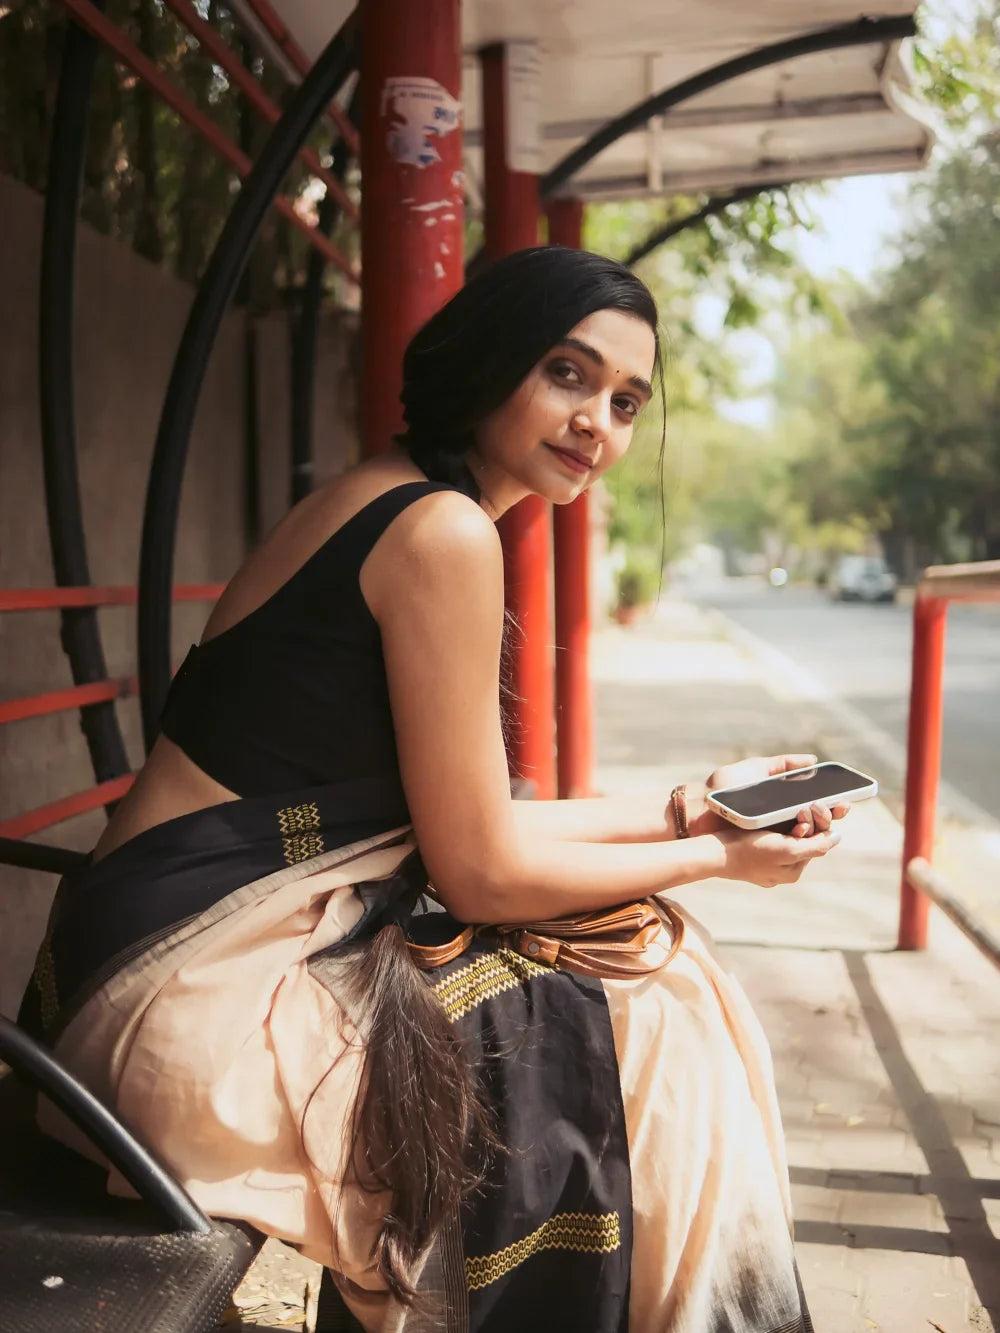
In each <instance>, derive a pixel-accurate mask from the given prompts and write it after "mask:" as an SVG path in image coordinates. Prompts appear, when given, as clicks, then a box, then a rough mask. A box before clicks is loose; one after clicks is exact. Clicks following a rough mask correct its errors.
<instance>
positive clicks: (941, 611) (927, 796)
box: [898, 560, 1000, 966]
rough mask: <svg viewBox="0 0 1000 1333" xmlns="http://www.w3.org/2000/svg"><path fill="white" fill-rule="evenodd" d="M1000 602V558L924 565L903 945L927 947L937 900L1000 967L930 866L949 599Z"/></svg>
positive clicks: (916, 634)
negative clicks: (929, 920)
mask: <svg viewBox="0 0 1000 1333" xmlns="http://www.w3.org/2000/svg"><path fill="white" fill-rule="evenodd" d="M988 601H1000V560H985V561H981V562H979V563H977V564H970V565H937V566H933V567H932V568H930V569H927V570H925V571H924V574H923V576H922V577H921V579H920V582H919V583H918V585H917V596H916V601H915V603H914V607H913V672H912V683H911V686H910V722H909V734H908V740H907V761H906V824H905V830H904V834H903V871H902V885H901V889H900V904H899V941H898V947H899V948H900V949H924V948H926V946H927V916H928V911H929V909H930V903H931V902H932V901H933V902H935V903H936V904H937V905H938V906H939V907H940V908H941V909H942V911H944V912H945V913H947V915H948V916H949V917H951V919H952V920H953V921H954V922H955V924H956V925H957V926H958V927H959V929H960V930H962V931H964V932H965V934H966V935H968V936H969V938H970V939H971V940H972V941H973V943H974V944H976V945H977V947H978V948H980V949H981V950H982V951H983V952H984V953H985V954H986V956H987V957H988V958H990V959H991V961H992V962H994V963H996V964H997V966H1000V942H998V941H997V940H996V939H994V938H993V937H992V936H991V934H990V932H989V931H988V930H987V929H986V927H985V926H983V925H982V924H981V923H980V922H977V921H976V920H975V919H974V918H973V917H972V916H971V915H970V913H969V912H968V911H967V910H966V909H965V908H964V907H963V906H962V904H961V903H960V902H959V901H958V899H956V898H955V897H954V896H953V894H952V893H951V892H950V890H949V889H948V887H947V885H945V883H944V882H943V880H942V879H941V878H940V876H938V875H936V874H935V873H934V871H933V869H932V865H931V862H932V860H933V856H934V823H935V816H936V813H937V798H938V782H939V780H940V775H941V722H942V716H943V700H942V685H943V679H944V644H945V629H946V625H947V618H948V605H949V603H951V602H988Z"/></svg>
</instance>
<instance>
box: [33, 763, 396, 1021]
mask: <svg viewBox="0 0 1000 1333" xmlns="http://www.w3.org/2000/svg"><path fill="white" fill-rule="evenodd" d="M408 822H409V814H408V812H407V810H406V807H405V803H404V802H403V801H402V800H401V799H399V798H394V797H393V795H392V794H391V793H387V792H386V790H385V787H384V784H382V783H380V782H377V781H368V782H365V781H359V782H351V783H337V784H330V785H327V786H323V787H307V788H302V789H299V790H297V791H289V792H284V793H281V794H280V795H275V796H267V797H251V798H244V799H241V800H236V801H226V802H225V803H223V804H221V805H214V806H211V807H209V808H208V809H205V810H197V811H194V812H193V813H191V814H187V815H180V816H179V817H177V818H176V819H170V820H167V821H166V822H165V823H162V824H157V825H155V826H154V827H153V828H150V829H147V830H145V831H144V832H143V833H139V834H137V835H136V836H135V837H133V838H130V839H129V841H127V842H124V843H122V844H121V845H120V846H118V847H116V848H114V849H113V850H112V851H110V852H108V854H107V855H106V856H104V857H102V858H101V859H100V860H99V861H97V862H94V863H92V864H90V865H88V866H85V867H84V868H83V869H82V870H80V871H78V872H76V873H75V874H73V875H69V876H67V877H66V878H65V879H63V880H62V882H61V883H60V885H59V889H58V891H57V894H56V900H55V903H54V905H53V912H52V918H51V922H50V926H49V933H48V937H47V948H48V950H49V955H50V966H51V972H52V975H53V978H54V986H55V990H56V993H57V995H58V1005H59V1008H60V1009H66V1008H75V1007H76V1000H75V998H74V997H78V995H79V992H80V991H81V988H83V987H86V988H87V989H88V990H92V989H93V988H94V986H95V985H96V984H99V983H100V980H101V979H102V978H105V977H107V976H108V975H110V974H111V973H113V972H114V971H115V970H116V969H117V967H119V966H120V965H121V963H122V961H123V960H124V959H126V958H127V957H132V956H134V955H135V954H136V953H137V952H139V951H141V950H142V949H145V948H148V947H151V946H152V945H153V944H154V943H155V942H156V941H157V939H159V938H162V936H163V935H164V934H166V933H169V932H170V931H172V930H174V929H175V928H176V927H177V926H178V925H180V924H181V923H183V922H186V921H190V920H191V919H193V918H195V917H197V916H199V915H200V914H201V913H202V912H205V911H207V910H208V909H209V908H210V907H213V906H214V905H215V904H216V903H218V902H220V901H221V900H222V899H223V898H225V897H226V896H227V894H229V893H232V892H233V891H234V890H236V889H238V888H241V887H242V886H244V885H246V884H250V883H253V882H254V881H255V880H258V879H262V878H264V877H265V876H266V875H269V874H272V873H274V872H275V871H278V870H281V869H283V868H285V867H287V866H293V865H296V864H298V863H299V862H302V861H307V860H311V859H312V858H313V857H316V856H319V855H321V854H322V853H323V852H328V851H333V850H335V849H336V848H338V847H344V846H347V845H349V844H351V843H354V842H360V841H361V840H363V839H365V838H370V837H375V836H377V835H378V834H380V833H385V832H388V831H389V830H390V829H393V828H398V827H400V826H401V825H404V824H407V823H408Z"/></svg>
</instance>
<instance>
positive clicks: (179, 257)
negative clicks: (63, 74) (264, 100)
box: [0, 0, 331, 306]
mask: <svg viewBox="0 0 1000 1333" xmlns="http://www.w3.org/2000/svg"><path fill="white" fill-rule="evenodd" d="M197 7H198V9H199V12H200V13H201V16H202V17H203V18H205V19H207V20H208V22H209V23H211V25H212V26H213V27H214V28H215V29H216V30H217V31H218V32H219V33H220V34H221V36H222V37H223V38H224V40H225V41H226V42H227V44H228V45H229V46H230V48H231V49H232V50H233V51H234V53H235V54H237V55H239V56H240V57H241V58H242V60H243V63H244V64H246V65H247V66H248V67H249V68H251V69H252V71H253V72H254V74H255V75H256V77H257V78H258V80H259V82H260V83H261V85H262V87H263V89H264V91H265V92H266V93H267V94H268V95H269V96H270V97H271V99H272V101H274V102H276V103H277V104H278V105H279V106H281V105H282V104H283V103H284V101H285V100H287V97H288V94H289V88H288V84H287V82H286V80H285V78H284V76H283V74H281V73H280V72H279V71H278V70H277V69H276V68H274V67H273V66H271V65H270V64H269V63H268V62H267V61H266V60H264V59H263V58H262V57H261V56H260V55H258V54H257V53H256V52H255V51H254V50H253V49H252V48H250V47H249V46H248V44H247V41H246V38H245V37H244V35H243V32H242V30H241V29H240V27H239V26H238V24H237V23H236V21H235V19H234V18H233V17H232V15H231V14H230V13H229V11H228V10H227V9H225V8H224V7H223V6H222V5H221V4H220V3H219V0H197ZM106 13H107V16H108V18H109V19H110V20H111V22H112V23H114V24H115V26H116V27H118V28H119V29H120V30H121V31H122V32H123V33H124V34H125V35H126V36H127V37H128V38H129V39H130V40H131V41H132V42H133V43H134V44H135V45H136V46H138V47H139V48H140V50H141V51H142V52H143V53H144V54H145V55H147V56H148V57H149V58H150V59H151V60H152V61H153V62H154V63H155V64H156V65H157V66H158V68H159V69H160V70H161V71H162V72H163V73H164V74H165V76H166V77H167V78H168V79H169V80H170V82H171V83H173V84H174V85H175V86H176V87H177V88H178V89H179V91H181V92H182V93H183V94H184V95H185V96H186V97H187V98H188V99H189V100H190V101H191V102H193V103H194V104H195V106H196V107H198V109H199V110H201V111H202V112H203V113H204V114H205V115H206V116H208V118H209V119H210V120H211V121H212V122H213V123H214V124H215V125H216V126H217V127H218V128H219V129H220V130H221V131H222V133H223V134H224V135H225V136H226V137H227V138H228V139H230V140H231V141H232V142H233V143H234V144H235V145H237V146H238V147H240V148H241V149H242V150H243V151H244V152H245V153H246V154H247V155H248V156H249V157H251V158H253V157H255V156H256V155H257V153H258V152H259V151H260V148H261V147H262V145H263V143H264V140H265V138H266V136H267V134H268V133H269V130H270V127H269V126H268V125H267V124H266V123H265V122H264V121H263V120H262V119H261V118H260V116H259V115H258V114H257V113H256V112H255V111H253V110H251V109H250V108H249V107H248V105H247V103H246V100H245V98H244V96H243V94H242V93H241V92H240V90H239V89H238V88H236V87H235V86H234V85H233V84H231V83H230V81H229V79H228V77H227V76H226V75H225V73H224V72H223V71H222V70H221V69H219V67H218V66H216V65H214V64H213V63H212V61H211V60H210V59H209V58H208V57H207V56H206V54H205V53H204V52H202V51H201V50H200V48H199V44H198V42H197V40H196V39H195V38H194V37H193V36H191V34H190V33H189V32H188V31H187V29H186V28H185V27H184V26H183V25H182V24H181V23H180V22H179V20H178V19H177V18H176V17H175V16H174V15H173V13H172V12H171V11H170V10H169V9H167V8H166V6H165V5H164V4H163V3H162V0H108V3H107V6H106ZM67 26H68V20H67V17H66V14H65V11H64V10H63V9H62V8H61V6H59V5H57V4H54V3H52V0H14V3H13V4H12V6H11V7H10V8H9V9H8V10H7V12H6V14H5V16H4V17H2V18H0V171H4V172H6V173H7V174H9V175H11V176H13V177H14V178H15V179H17V180H20V181H22V182H23V183H24V184H26V185H28V186H30V187H31V188H32V189H34V190H37V191H39V192H40V193H41V192H44V190H45V188H46V184H47V179H48V157H49V145H50V140H51V133H52V121H53V115H54V111H55V102H56V92H57V89H58V82H59V70H60V63H61V59H62V52H63V44H64V40H65V35H66V31H67ZM330 138H331V131H330V130H329V129H327V130H325V131H317V134H316V136H315V139H314V141H315V144H316V146H317V147H318V148H321V149H322V150H324V151H325V150H326V149H327V148H328V147H329V143H330ZM309 181H310V176H309V174H308V171H307V169H305V168H304V167H303V166H302V164H301V163H298V164H296V166H295V167H294V168H293V169H292V171H291V172H290V173H289V177H288V179H287V180H286V182H285V186H284V188H285V191H286V193H288V194H289V195H290V196H291V197H292V198H293V200H298V202H299V204H300V205H306V197H305V194H304V192H305V190H306V187H307V185H308V184H309ZM238 189H239V176H238V174H237V173H236V172H235V170H234V169H233V168H232V167H231V166H230V165H229V163H228V162H227V161H226V160H225V159H224V158H222V157H221V156H220V154H219V153H218V152H217V151H216V150H215V149H214V148H213V147H212V146H211V145H210V144H208V143H207V142H206V141H205V140H204V139H202V138H201V137H200V135H198V134H197V133H196V132H195V131H194V130H193V129H191V128H190V127H189V126H188V125H187V124H186V123H185V122H184V121H182V120H181V119H180V117H179V116H178V115H177V114H176V113H175V112H174V111H172V110H171V109H170V108H169V107H168V106H166V105H165V103H164V102H163V101H162V100H161V99H160V97H159V96H158V95H157V94H156V93H155V92H153V91H152V90H151V89H150V88H149V87H148V86H147V85H146V84H145V83H144V82H143V81H142V80H141V79H139V78H137V77H136V76H135V75H134V74H133V73H132V72H131V71H130V70H128V69H126V68H125V67H124V66H122V65H120V64H119V63H117V62H116V60H115V59H114V57H113V56H112V55H111V54H110V53H109V52H108V51H107V50H105V49H103V48H102V49H101V50H100V52H99V54H98V58H97V61H96V64H95V67H94V74H93V81H92V86H91V96H90V104H89V108H88V127H87V145H86V157H85V162H84V169H83V187H82V197H81V214H82V216H83V217H84V218H85V219H86V220H87V221H88V222H90V223H91V225H93V226H94V227H96V228H97V229H98V230H99V231H102V232H104V233H106V234H107V235H110V236H113V237H115V238H116V239H117V240H120V241H122V242H123V243H124V244H126V245H128V246H130V247H132V248H133V249H135V250H136V251H137V252H138V253H139V254H141V255H144V256H145V257H146V258H147V259H150V260H152V261H153V262H154V263H162V264H164V265H165V266H166V267H168V268H169V269H170V270H172V271H173V272H174V273H176V274H177V275H178V276H179V277H181V278H183V279H185V280H186V281H189V282H194V281H196V280H197V279H198V278H199V277H200V275H201V273H202V272H203V271H204V267H205V264H206V262H207V260H208V256H209V255H210V254H211V252H212V248H213V247H214V245H215V242H216V240H217V238H218V235H219V232H220V231H221V229H222V226H223V224H224V222H225V220H226V217H227V216H228V213H229V210H230V208H231V207H232V201H233V197H234V194H235V193H236V192H237V191H238ZM306 253H307V249H306V242H305V241H304V240H303V238H302V237H301V236H300V235H299V234H298V233H296V232H294V231H293V230H292V229H290V228H289V226H288V224H287V223H286V222H285V221H284V220H283V219H280V218H278V217H276V216H275V215H273V214H272V215H271V216H270V217H269V218H268V219H267V220H266V221H265V224H264V226H263V227H262V229H261V233H260V236H259V238H258V242H257V245H256V248H255V252H254V256H253V258H252V260H251V265H250V273H249V278H248V281H247V282H245V283H244V287H243V298H244V299H249V300H251V301H252V302H253V303H254V304H255V305H259V306H270V305H274V304H276V303H278V302H279V301H281V300H283V299H284V293H285V291H286V289H287V288H288V287H289V286H290V285H294V283H295V282H296V280H297V278H298V276H299V275H300V273H301V271H302V268H303V266H304V261H305V256H306Z"/></svg>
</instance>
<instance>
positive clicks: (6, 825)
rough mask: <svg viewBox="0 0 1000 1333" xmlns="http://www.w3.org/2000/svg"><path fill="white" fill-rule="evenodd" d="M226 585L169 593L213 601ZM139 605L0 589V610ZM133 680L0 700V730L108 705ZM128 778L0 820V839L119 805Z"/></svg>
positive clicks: (122, 595) (110, 596) (76, 593)
mask: <svg viewBox="0 0 1000 1333" xmlns="http://www.w3.org/2000/svg"><path fill="white" fill-rule="evenodd" d="M224 587H225V584H222V583H194V584H183V585H179V586H178V587H176V588H175V589H174V594H173V596H174V601H175V602H214V601H216V600H217V599H218V598H219V597H220V596H221V594H222V590H223V588H224ZM137 600H138V589H136V588H83V587H81V588H4V589H0V611H51V610H57V611H58V610H70V609H73V608H76V607H83V606H134V605H135V604H136V602H137ZM138 688H139V684H138V680H137V679H136V677H134V676H127V677H125V678H124V679H122V680H97V681H90V682H88V683H87V684H85V685H74V686H72V687H70V688H69V689H65V690H49V691H47V692H46V693H44V694H32V695H26V696H24V697H22V698H20V699H4V700H0V725H3V724H4V723H7V722H21V721H24V720H25V719H27V718H32V717H45V716H47V715H49V714H51V713H59V712H63V711H65V710H66V709H68V708H86V707H87V706H88V705H89V704H98V703H108V702H111V701H112V700H114V699H122V698H126V697H128V696H129V695H134V694H136V693H138ZM133 780H134V779H133V775H132V774H131V773H126V774H123V775H122V776H121V777H117V778H112V779H111V780H110V781H108V782H101V783H98V784H97V786H95V787H88V788H87V789H86V790H85V791H80V792H74V793H73V794H72V795H70V796H64V797H62V798H61V799H60V800H58V801H50V802H49V803H48V804H47V805H41V806H37V807H36V808H35V809H33V810H25V811H24V812H23V813H22V814H19V815H14V816H12V817H11V818H10V819H4V820H0V838H27V837H30V836H31V834H33V833H39V832H41V830H42V829H46V828H51V827H52V825H53V824H61V823H62V822H63V820H65V819H72V817H73V816H74V815H80V814H83V813H84V812H85V811H88V810H96V809H98V808H99V807H100V806H103V805H108V804H109V803H110V802H112V801H117V800H120V799H121V797H122V796H124V795H125V793H126V792H127V791H128V789H129V787H131V785H132V782H133Z"/></svg>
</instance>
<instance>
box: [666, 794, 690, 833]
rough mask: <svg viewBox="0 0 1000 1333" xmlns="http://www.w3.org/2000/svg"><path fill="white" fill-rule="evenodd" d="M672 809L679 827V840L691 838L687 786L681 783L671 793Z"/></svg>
mask: <svg viewBox="0 0 1000 1333" xmlns="http://www.w3.org/2000/svg"><path fill="white" fill-rule="evenodd" d="M670 809H671V811H672V812H673V816H674V823H675V824H676V825H677V836H678V838H690V836H691V830H690V828H689V827H688V807H687V786H686V785H685V784H684V783H683V782H681V783H679V784H678V785H677V786H676V787H675V788H674V789H673V791H672V792H671V793H670Z"/></svg>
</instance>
